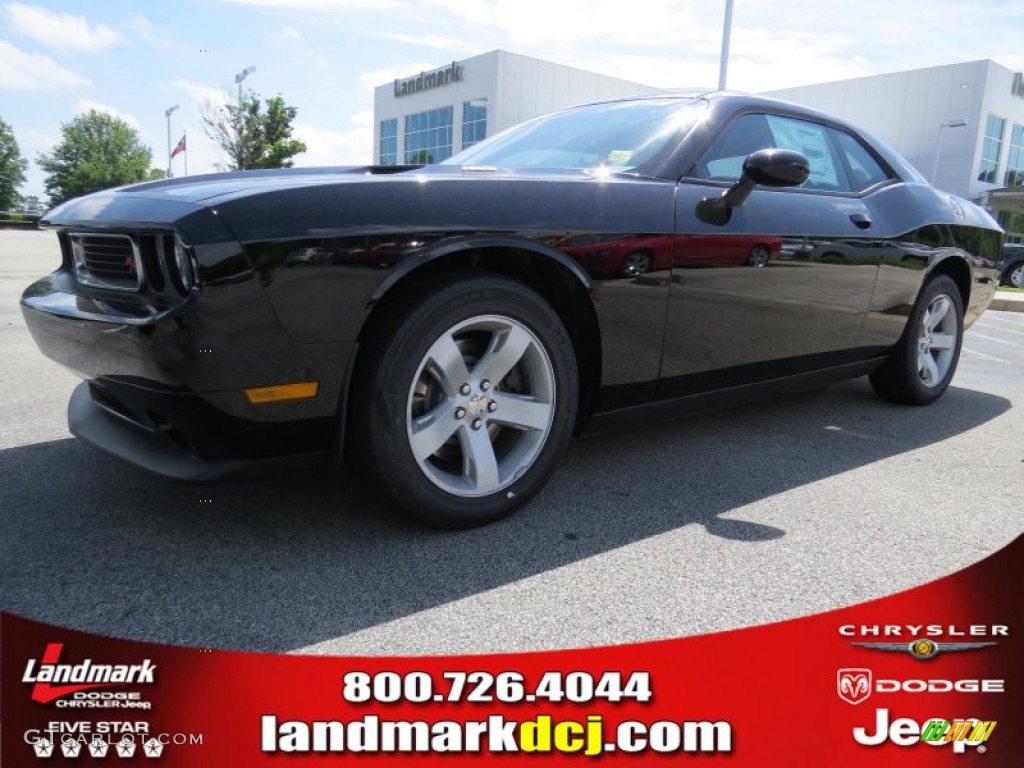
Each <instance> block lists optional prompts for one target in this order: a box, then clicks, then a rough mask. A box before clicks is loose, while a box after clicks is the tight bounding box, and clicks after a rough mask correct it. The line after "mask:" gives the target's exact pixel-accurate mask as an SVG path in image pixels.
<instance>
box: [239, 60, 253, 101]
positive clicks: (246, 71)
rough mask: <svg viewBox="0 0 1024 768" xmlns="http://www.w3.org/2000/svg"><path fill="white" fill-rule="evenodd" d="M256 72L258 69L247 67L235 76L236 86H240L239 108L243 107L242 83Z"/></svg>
mask: <svg viewBox="0 0 1024 768" xmlns="http://www.w3.org/2000/svg"><path fill="white" fill-rule="evenodd" d="M255 71H256V67H246V68H245V69H243V70H242V71H241V72H239V73H238V74H237V75H235V85H237V86H238V106H242V81H243V80H245V78H247V77H248V76H249V75H251V74H252V73H253V72H255Z"/></svg>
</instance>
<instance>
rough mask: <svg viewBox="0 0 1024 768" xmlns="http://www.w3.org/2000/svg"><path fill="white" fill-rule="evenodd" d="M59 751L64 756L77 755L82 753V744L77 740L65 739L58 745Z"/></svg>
mask: <svg viewBox="0 0 1024 768" xmlns="http://www.w3.org/2000/svg"><path fill="white" fill-rule="evenodd" d="M60 751H61V752H63V753H64V757H78V756H79V755H80V754H81V753H82V745H81V743H79V742H77V741H73V740H71V741H65V742H64V743H62V744H61V745H60Z"/></svg>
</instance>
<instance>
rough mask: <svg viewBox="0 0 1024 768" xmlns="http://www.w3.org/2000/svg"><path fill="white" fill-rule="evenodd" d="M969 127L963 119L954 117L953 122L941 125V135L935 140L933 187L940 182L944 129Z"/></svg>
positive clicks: (948, 121) (949, 121) (947, 121)
mask: <svg viewBox="0 0 1024 768" xmlns="http://www.w3.org/2000/svg"><path fill="white" fill-rule="evenodd" d="M965 125H967V121H966V120H965V119H964V118H962V117H954V118H953V119H951V120H946V121H945V122H942V123H939V135H938V136H936V138H935V162H934V163H933V164H932V177H931V179H930V181H931V183H932V186H935V184H936V183H937V182H938V180H939V156H940V155H941V154H942V129H943V128H963V127H964V126H965Z"/></svg>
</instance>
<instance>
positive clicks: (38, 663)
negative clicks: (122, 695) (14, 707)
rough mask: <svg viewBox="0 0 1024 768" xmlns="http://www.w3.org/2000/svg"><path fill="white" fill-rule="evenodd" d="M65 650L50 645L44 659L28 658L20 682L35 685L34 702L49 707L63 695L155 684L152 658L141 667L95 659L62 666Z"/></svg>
mask: <svg viewBox="0 0 1024 768" xmlns="http://www.w3.org/2000/svg"><path fill="white" fill-rule="evenodd" d="M63 650H64V643H47V645H46V650H45V651H43V658H42V659H41V660H36V659H29V662H28V664H27V665H26V666H25V674H24V675H22V677H21V681H22V682H23V683H35V685H33V686H32V701H38V702H39V703H40V704H49V703H50V702H51V701H54V700H55V699H59V698H61V697H62V696H68V695H70V694H72V693H77V692H78V691H87V690H90V689H92V688H107V687H110V686H113V685H129V684H133V683H134V684H136V685H145V684H151V683H152V682H153V673H154V672H155V671H156V665H155V664H154V663H153V662H152V660H150V659H145V660H144V661H143V662H142V663H141V664H95V663H93V660H92V659H86V660H85V661H83V662H81V663H79V664H60V663H59V662H60V654H61V651H63ZM53 683H65V685H53Z"/></svg>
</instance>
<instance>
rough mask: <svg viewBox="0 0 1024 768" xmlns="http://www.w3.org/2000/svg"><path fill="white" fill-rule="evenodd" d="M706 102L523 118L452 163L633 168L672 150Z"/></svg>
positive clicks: (621, 105) (616, 105)
mask: <svg viewBox="0 0 1024 768" xmlns="http://www.w3.org/2000/svg"><path fill="white" fill-rule="evenodd" d="M704 109H705V104H704V102H694V101H681V100H679V99H649V100H648V99H644V100H639V101H621V102H610V103H606V104H593V105H589V106H585V107H578V108H576V109H568V110H565V111H564V112H556V113H554V114H553V115H548V116H546V117H541V118H537V119H536V120H531V121H530V122H527V123H521V124H520V125H517V126H515V127H514V128H511V129H509V130H508V131H505V132H504V133H500V134H498V135H497V136H494V137H492V138H490V139H486V140H484V141H482V142H480V143H479V144H476V145H474V146H473V147H471V148H470V149H468V150H466V151H464V152H460V153H459V154H458V155H456V156H455V157H453V158H451V159H450V160H448V161H447V162H446V165H494V166H506V167H522V166H533V167H542V166H549V167H569V168H606V169H608V170H610V171H628V170H630V169H632V168H636V167H637V166H639V165H642V164H643V163H645V162H647V161H648V160H650V159H651V158H653V157H655V156H657V155H659V154H660V153H663V152H666V151H668V150H669V149H671V148H672V147H673V146H675V143H676V142H678V141H679V139H680V138H681V137H682V136H683V135H685V133H686V131H688V130H689V129H690V127H691V126H692V125H693V123H694V122H696V121H697V120H698V119H700V116H701V113H702V112H703V110H704Z"/></svg>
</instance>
